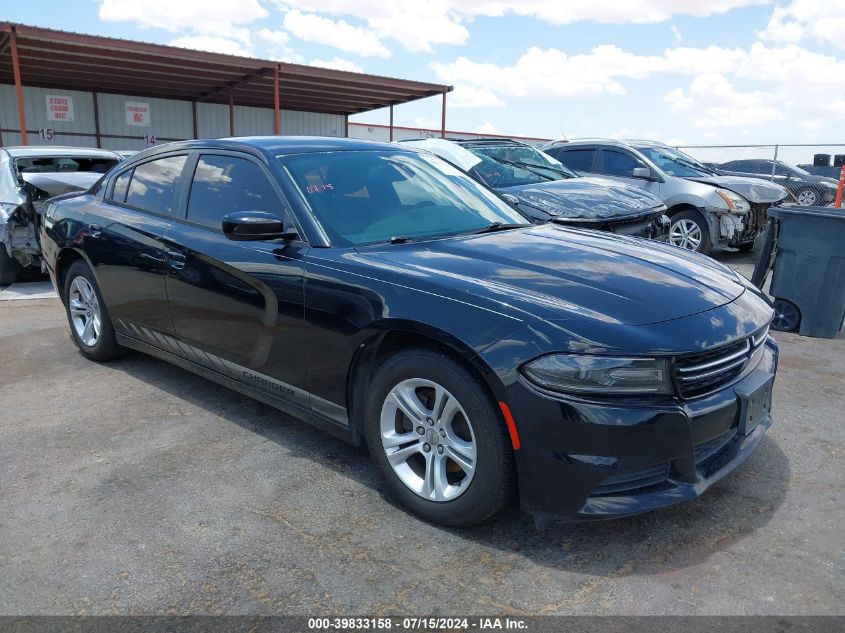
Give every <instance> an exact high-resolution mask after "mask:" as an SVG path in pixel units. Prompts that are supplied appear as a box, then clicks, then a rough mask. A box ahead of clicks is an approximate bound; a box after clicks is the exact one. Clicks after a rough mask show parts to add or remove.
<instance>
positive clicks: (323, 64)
mask: <svg viewBox="0 0 845 633" xmlns="http://www.w3.org/2000/svg"><path fill="white" fill-rule="evenodd" d="M308 63H309V65H311V66H319V67H320V68H332V69H334V70H346V71H349V72H352V73H362V72H364V69H363V68H361V67H360V66H359V65H358V64H356V63H355V62H351V61H349V60H348V59H340V58H338V57H335V58H334V59H312V60H311V61H310V62H308Z"/></svg>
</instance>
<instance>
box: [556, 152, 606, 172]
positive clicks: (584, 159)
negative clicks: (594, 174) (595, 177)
mask: <svg viewBox="0 0 845 633" xmlns="http://www.w3.org/2000/svg"><path fill="white" fill-rule="evenodd" d="M546 153H547V154H550V155H552V156H554V157H555V158H557V159H558V160H559V161H560V162H562V163H563V164H564V165H566V166H567V167H569V169H572V170H573V171H593V157H594V156H595V155H596V150H595V149H592V148H584V149H567V150H557V153H555V149H554V148H550V149H548V150H546Z"/></svg>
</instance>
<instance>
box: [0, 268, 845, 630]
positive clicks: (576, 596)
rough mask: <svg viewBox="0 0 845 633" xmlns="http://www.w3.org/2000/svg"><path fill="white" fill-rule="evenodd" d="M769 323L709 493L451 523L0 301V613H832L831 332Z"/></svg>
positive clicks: (350, 465) (178, 373)
mask: <svg viewBox="0 0 845 633" xmlns="http://www.w3.org/2000/svg"><path fill="white" fill-rule="evenodd" d="M723 259H724V260H725V261H726V262H727V263H729V264H731V265H733V266H735V267H736V268H738V269H740V270H742V271H743V272H746V273H749V272H750V266H749V265H748V261H747V259H743V258H742V257H741V256H737V255H726V256H725V257H724V258H723ZM776 338H777V339H778V341H779V342H780V344H781V353H782V356H781V367H780V373H779V377H778V381H777V383H776V388H775V415H776V425H775V426H774V427H773V429H772V430H771V432H770V434H769V436H768V437H767V438H766V439H765V440H764V441H763V443H762V444H761V445H760V448H759V450H758V451H757V453H756V454H755V455H754V456H753V457H752V459H751V460H750V461H749V462H748V463H747V464H745V466H744V467H742V468H741V469H740V470H739V471H737V472H735V473H734V474H733V475H731V476H730V477H728V478H727V479H725V480H724V481H723V482H721V483H720V484H719V485H717V486H715V487H714V488H713V489H711V490H710V491H709V492H708V493H707V494H706V495H705V496H704V497H703V498H702V499H700V500H698V501H696V502H694V503H691V504H687V505H684V506H681V507H677V508H674V509H670V510H666V511H662V512H658V513H652V514H648V515H645V516H640V517H636V518H632V519H625V520H618V521H613V522H607V523H600V524H588V525H574V526H573V525H568V526H567V525H557V526H554V527H551V528H548V529H545V530H542V531H538V530H536V529H535V528H534V525H533V522H532V521H531V519H530V518H529V517H527V516H524V515H522V514H520V513H519V512H517V511H515V510H512V511H510V512H508V513H506V514H505V515H503V516H501V517H499V518H497V519H495V520H493V521H491V522H489V523H487V524H484V525H482V526H480V527H477V528H474V529H472V530H447V529H438V528H435V527H432V526H429V525H426V524H423V523H421V522H419V521H418V520H416V519H415V518H413V517H412V516H410V515H408V514H406V513H405V512H403V511H402V510H401V509H400V508H398V507H397V506H395V505H394V504H393V503H391V502H390V501H389V500H388V499H386V498H385V497H384V496H383V493H382V490H383V487H382V484H381V481H380V479H379V477H378V475H377V473H376V471H375V468H374V467H373V466H372V465H371V464H370V462H369V459H368V458H367V456H366V454H364V453H363V452H360V451H358V450H356V449H352V448H350V447H348V446H346V445H345V444H343V443H341V442H339V441H337V440H335V439H333V438H331V437H329V436H328V435H326V434H323V433H321V432H319V431H317V430H315V429H312V428H311V427H308V426H306V425H305V424H303V423H299V422H297V421H295V420H293V419H291V418H288V417H286V416H285V415H283V414H281V413H278V412H277V411H275V410H274V409H271V408H269V407H266V406H264V405H261V404H259V403H257V402H254V401H252V400H249V399H247V398H245V397H243V396H240V395H237V394H235V393H233V392H230V391H228V390H226V389H224V388H223V387H219V386H216V385H214V384H212V383H210V382H207V381H205V380H203V379H202V378H198V377H196V376H194V375H192V374H189V373H187V372H185V371H182V370H180V369H177V368H175V367H172V366H169V365H167V364H165V363H163V362H160V361H158V360H154V359H152V358H148V357H145V356H142V355H140V354H134V355H131V356H129V357H127V358H125V359H122V360H120V361H118V362H115V363H112V364H108V365H97V364H94V363H91V362H89V361H87V360H85V359H84V358H83V357H82V356H80V355H79V354H78V353H77V352H76V350H75V348H74V347H73V345H72V343H71V342H70V339H69V334H68V328H67V324H66V322H65V317H64V314H63V312H62V308H61V305H60V304H59V302H58V301H57V300H28V301H27V300H24V301H7V302H3V303H0V359H2V363H0V406H2V410H0V569H2V573H0V614H4V615H8V614H33V613H37V614H70V613H86V614H89V613H96V614H118V613H120V614H125V613H145V614H152V613H157V614H164V613H204V614H212V613H234V614H243V613H268V614H269V613H291V614H353V613H355V614H368V615H377V614H409V613H413V614H415V615H419V614H443V615H455V614H482V613H487V614H489V613H500V614H505V613H513V614H557V613H563V614H582V613H590V614H593V613H599V614H609V613H614V614H639V613H653V614H661V613H673V614H703V613H707V614H842V613H843V612H845V609H843V605H845V539H844V538H843V534H845V531H843V529H842V526H843V524H845V504H843V497H844V496H845V495H843V490H845V468H843V447H845V424H843V421H845V414H843V411H845V378H844V377H845V336H843V335H840V337H839V338H838V339H836V340H833V341H829V340H819V339H808V338H801V337H798V336H795V335H789V334H778V335H777V336H776Z"/></svg>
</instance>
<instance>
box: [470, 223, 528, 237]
mask: <svg viewBox="0 0 845 633" xmlns="http://www.w3.org/2000/svg"><path fill="white" fill-rule="evenodd" d="M526 226H531V225H530V224H505V223H504V222H491V223H490V224H488V225H487V226H482V227H481V228H480V229H475V230H474V231H469V233H468V234H469V235H479V234H481V233H495V232H496V231H507V230H509V229H521V228H523V227H526Z"/></svg>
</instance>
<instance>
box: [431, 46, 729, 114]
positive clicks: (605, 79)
mask: <svg viewBox="0 0 845 633" xmlns="http://www.w3.org/2000/svg"><path fill="white" fill-rule="evenodd" d="M743 57H744V53H743V52H742V51H741V50H739V49H724V48H719V47H716V46H711V47H708V48H703V49H698V48H676V49H670V50H667V51H666V52H665V53H664V54H663V55H662V56H659V55H636V54H634V53H630V52H627V51H624V50H622V49H621V48H619V47H618V46H615V45H613V44H605V45H602V46H596V47H595V48H594V49H593V50H592V51H590V52H589V53H584V54H580V55H567V54H566V53H564V52H563V51H560V50H557V49H553V48H550V49H545V50H544V49H540V48H537V47H532V48H530V49H528V50H527V51H526V52H525V53H524V54H523V55H522V56H521V57H519V59H517V60H516V62H514V64H513V65H511V66H498V65H496V64H491V63H483V62H481V63H479V62H475V61H473V60H470V59H468V58H467V57H459V58H457V59H456V60H454V61H452V62H449V63H445V64H444V63H440V62H433V63H432V64H431V65H430V66H431V68H432V69H433V70H434V72H435V74H436V75H437V77H438V78H439V79H440V80H442V81H447V82H450V83H454V84H456V85H457V88H456V89H455V94H456V97H457V95H459V94H460V93H462V92H463V93H464V94H466V95H473V94H475V95H476V97H478V100H479V101H482V102H483V103H482V104H483V105H492V104H493V102H494V101H495V105H504V104H503V102H502V100H501V98H499V96H514V97H565V98H569V97H582V96H592V95H599V94H604V93H609V94H625V93H626V88H625V84H624V83H623V81H622V80H624V79H644V78H646V77H649V76H650V75H652V74H655V73H679V74H695V73H700V72H727V71H729V70H731V69H733V68H735V67H736V66H737V64H738V63H739V62H740V61H741V60H742V58H743ZM473 91H475V92H474V93H473ZM480 97H484V99H481V98H480ZM467 101H468V103H467V104H466V105H467V106H468V107H476V106H475V104H474V103H473V102H472V100H471V99H467ZM453 105H456V106H457V105H458V104H453Z"/></svg>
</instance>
